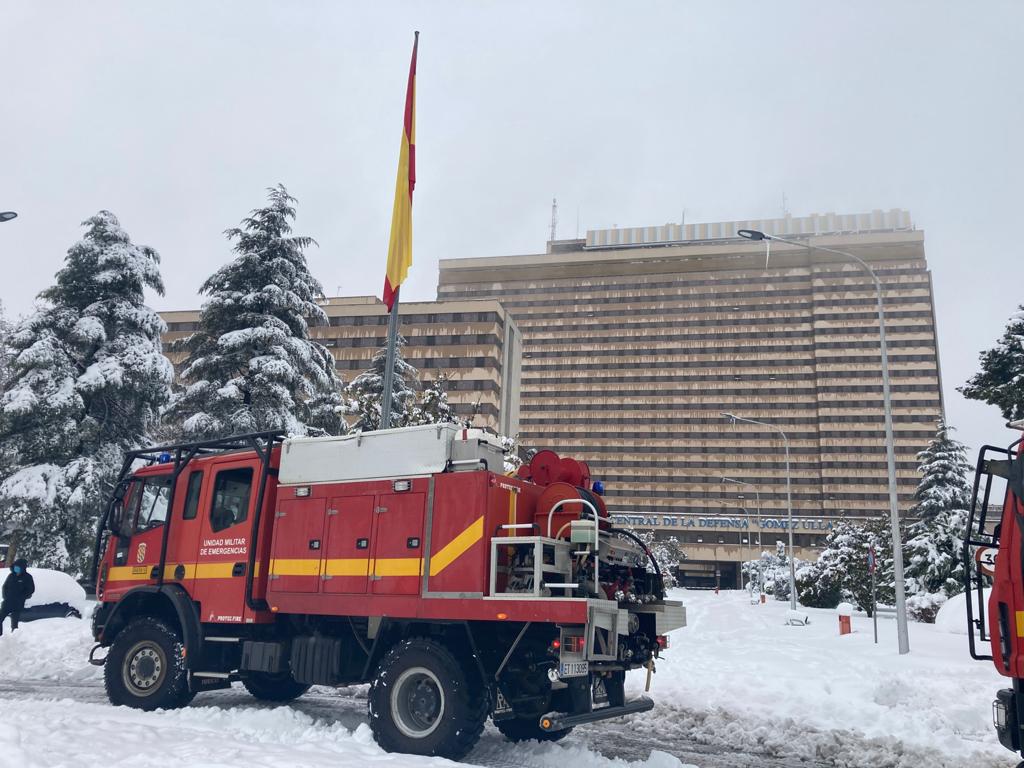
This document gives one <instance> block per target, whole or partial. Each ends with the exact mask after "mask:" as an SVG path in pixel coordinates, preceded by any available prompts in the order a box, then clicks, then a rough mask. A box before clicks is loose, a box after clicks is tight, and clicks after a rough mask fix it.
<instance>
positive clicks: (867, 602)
mask: <svg viewBox="0 0 1024 768" xmlns="http://www.w3.org/2000/svg"><path fill="white" fill-rule="evenodd" d="M872 547H874V550H875V558H876V563H877V565H876V567H877V570H876V574H875V580H876V589H877V595H878V602H879V603H883V604H891V603H892V601H893V599H894V594H895V592H894V586H893V585H894V583H895V581H894V579H893V571H892V545H891V536H890V534H889V528H888V525H887V523H886V521H884V520H882V519H881V518H879V519H878V520H872V521H870V522H868V523H867V524H866V525H861V524H858V523H850V522H840V523H838V524H837V525H836V526H835V527H834V528H833V529H832V530H831V531H829V534H828V536H826V537H825V546H824V549H822V551H821V554H820V555H819V556H818V560H817V562H815V563H813V564H811V565H810V566H809V567H808V568H807V569H806V571H805V572H804V573H803V577H802V580H801V581H802V583H803V585H804V588H803V589H802V590H801V589H800V586H799V584H798V592H797V597H798V598H799V599H800V600H801V602H803V600H804V599H805V598H806V600H807V601H808V602H806V603H804V604H805V605H809V606H812V605H815V604H816V603H817V602H825V601H830V600H831V599H832V597H831V596H832V593H833V592H834V591H838V592H839V595H840V598H841V599H843V600H848V601H850V602H851V603H853V604H854V605H856V606H857V607H858V608H860V609H861V610H862V611H866V612H867V613H868V615H869V616H870V615H871V572H870V570H869V567H868V553H869V551H870V550H871V548H872Z"/></svg>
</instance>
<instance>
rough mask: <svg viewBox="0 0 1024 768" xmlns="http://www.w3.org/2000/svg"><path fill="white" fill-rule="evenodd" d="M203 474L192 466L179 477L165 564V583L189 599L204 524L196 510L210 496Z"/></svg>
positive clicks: (197, 467)
mask: <svg viewBox="0 0 1024 768" xmlns="http://www.w3.org/2000/svg"><path fill="white" fill-rule="evenodd" d="M206 474H207V473H206V472H205V471H204V469H203V467H202V466H198V465H195V464H191V465H189V466H187V467H186V468H185V469H183V470H182V472H181V474H179V475H178V486H177V487H176V488H175V489H174V507H175V508H174V512H173V519H172V520H171V533H170V538H169V539H168V540H167V558H166V559H165V560H164V583H166V584H172V583H173V584H180V585H181V586H183V587H184V588H185V590H186V591H187V592H188V593H189V595H195V581H196V553H197V551H198V550H199V539H200V536H201V535H202V524H203V521H202V519H201V518H200V515H199V509H200V505H201V503H202V500H203V497H204V494H207V493H209V488H204V487H203V478H204V477H205V475H206Z"/></svg>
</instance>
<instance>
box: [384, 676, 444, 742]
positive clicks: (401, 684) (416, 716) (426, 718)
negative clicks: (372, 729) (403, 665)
mask: <svg viewBox="0 0 1024 768" xmlns="http://www.w3.org/2000/svg"><path fill="white" fill-rule="evenodd" d="M444 704H445V701H444V689H443V688H442V687H441V681H440V680H438V679H437V675H435V674H434V673H433V672H431V671H430V670H429V669H427V668H426V667H412V668H411V669H407V670H405V671H404V672H403V673H402V674H401V675H399V676H398V679H397V680H396V681H395V684H394V685H393V686H392V687H391V719H392V720H394V722H395V725H396V726H397V727H398V730H400V731H401V732H402V733H403V734H405V735H406V736H408V737H409V738H411V739H422V738H425V737H427V736H429V735H430V734H432V733H433V732H434V731H435V730H437V727H438V726H439V725H440V724H441V716H442V715H443V714H444Z"/></svg>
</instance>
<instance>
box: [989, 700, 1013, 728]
mask: <svg viewBox="0 0 1024 768" xmlns="http://www.w3.org/2000/svg"><path fill="white" fill-rule="evenodd" d="M992 722H993V723H995V726H996V728H997V729H998V730H1000V731H1002V730H1005V729H1006V725H1007V723H1008V722H1009V718H1008V717H1007V713H1006V705H1005V704H1003V702H1001V701H999V699H996V700H995V701H993V702H992Z"/></svg>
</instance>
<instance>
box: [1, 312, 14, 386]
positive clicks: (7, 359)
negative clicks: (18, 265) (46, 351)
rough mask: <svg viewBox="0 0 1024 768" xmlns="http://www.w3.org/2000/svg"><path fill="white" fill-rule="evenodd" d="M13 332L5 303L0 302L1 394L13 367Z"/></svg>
mask: <svg viewBox="0 0 1024 768" xmlns="http://www.w3.org/2000/svg"><path fill="white" fill-rule="evenodd" d="M13 331H14V328H13V327H12V326H11V323H10V321H9V320H8V319H7V315H6V313H5V312H4V303H3V302H2V301H0V392H2V391H4V382H5V381H6V380H7V372H8V371H9V370H10V367H11V359H12V357H13V351H12V350H11V347H10V340H11V333H13Z"/></svg>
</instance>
